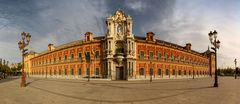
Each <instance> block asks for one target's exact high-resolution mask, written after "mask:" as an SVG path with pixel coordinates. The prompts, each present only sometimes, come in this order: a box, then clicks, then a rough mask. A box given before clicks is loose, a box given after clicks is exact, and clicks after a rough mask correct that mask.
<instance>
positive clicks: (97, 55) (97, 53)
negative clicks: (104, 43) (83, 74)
mask: <svg viewBox="0 0 240 104" xmlns="http://www.w3.org/2000/svg"><path fill="white" fill-rule="evenodd" d="M95 58H96V59H99V58H100V54H99V51H96V52H95Z"/></svg>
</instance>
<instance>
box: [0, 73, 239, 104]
mask: <svg viewBox="0 0 240 104" xmlns="http://www.w3.org/2000/svg"><path fill="white" fill-rule="evenodd" d="M213 80H214V79H213V78H203V79H200V78H199V79H194V80H193V79H182V80H179V79H176V80H154V81H153V82H152V83H150V82H149V81H104V80H98V81H97V80H94V81H90V82H87V81H84V80H68V79H37V78H34V79H29V78H28V81H27V82H28V86H27V87H26V88H20V87H19V86H20V79H18V80H12V81H8V82H5V83H0V89H1V94H0V99H1V103H3V104H19V103H21V104H22V103H23V104H157V103H161V104H164V103H165V104H238V103H239V101H240V99H239V98H240V88H239V86H240V79H237V80H235V79H234V78H233V77H221V78H220V79H219V87H218V88H213V87H212V85H213Z"/></svg>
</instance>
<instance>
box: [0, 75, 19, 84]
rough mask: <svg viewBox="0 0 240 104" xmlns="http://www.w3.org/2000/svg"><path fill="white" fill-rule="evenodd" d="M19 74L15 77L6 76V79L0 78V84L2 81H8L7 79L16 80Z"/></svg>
mask: <svg viewBox="0 0 240 104" xmlns="http://www.w3.org/2000/svg"><path fill="white" fill-rule="evenodd" d="M19 78H20V76H15V77H7V78H6V79H1V80H0V84H1V83H4V82H9V81H12V80H16V79H19Z"/></svg>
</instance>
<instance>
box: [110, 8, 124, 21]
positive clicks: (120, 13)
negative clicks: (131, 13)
mask: <svg viewBox="0 0 240 104" xmlns="http://www.w3.org/2000/svg"><path fill="white" fill-rule="evenodd" d="M111 18H112V20H113V21H115V22H122V21H126V19H127V17H126V15H125V14H124V12H123V11H122V10H117V11H116V12H115V14H114V15H113V16H112V17H111Z"/></svg>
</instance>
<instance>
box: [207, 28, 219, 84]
mask: <svg viewBox="0 0 240 104" xmlns="http://www.w3.org/2000/svg"><path fill="white" fill-rule="evenodd" d="M208 36H209V40H210V42H211V44H212V45H213V46H214V47H212V49H213V50H214V51H215V82H214V87H218V76H217V49H219V47H220V41H219V40H217V31H216V30H214V32H212V31H210V33H208Z"/></svg>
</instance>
